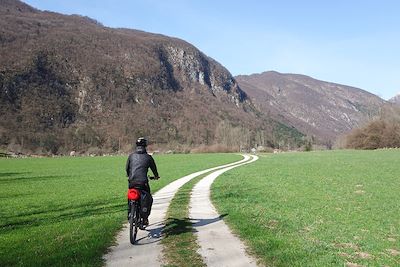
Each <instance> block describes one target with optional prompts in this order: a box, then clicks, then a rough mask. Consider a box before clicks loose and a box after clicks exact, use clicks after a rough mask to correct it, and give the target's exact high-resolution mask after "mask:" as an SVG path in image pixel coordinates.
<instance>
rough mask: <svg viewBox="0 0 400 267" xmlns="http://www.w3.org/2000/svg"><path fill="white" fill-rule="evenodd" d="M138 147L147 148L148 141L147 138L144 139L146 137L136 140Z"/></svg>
mask: <svg viewBox="0 0 400 267" xmlns="http://www.w3.org/2000/svg"><path fill="white" fill-rule="evenodd" d="M136 146H144V147H146V146H147V140H146V138H144V137H139V138H138V139H137V140H136Z"/></svg>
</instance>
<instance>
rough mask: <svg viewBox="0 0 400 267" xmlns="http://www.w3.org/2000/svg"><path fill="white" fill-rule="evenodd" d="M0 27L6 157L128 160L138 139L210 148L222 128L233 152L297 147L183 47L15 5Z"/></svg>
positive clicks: (3, 8) (3, 10) (0, 126)
mask: <svg viewBox="0 0 400 267" xmlns="http://www.w3.org/2000/svg"><path fill="white" fill-rule="evenodd" d="M0 28H1V30H0V44H1V47H0V111H1V121H0V140H1V143H0V146H2V147H5V148H6V149H8V150H13V151H17V152H20V151H22V152H26V153H32V152H33V153H53V154H60V153H67V152H69V151H71V150H76V151H80V152H84V151H92V152H96V151H102V152H116V151H127V150H128V149H129V148H130V146H131V143H132V140H133V139H134V138H136V137H137V136H141V135H145V136H148V137H149V138H150V140H151V141H152V142H153V143H157V144H161V145H163V146H169V147H178V146H187V147H189V148H193V147H196V146H199V145H205V146H209V145H214V144H218V143H219V142H220V141H219V140H218V137H217V136H216V135H217V129H218V127H221V126H220V125H221V124H224V125H229V129H235V131H242V132H246V135H245V136H244V138H243V139H240V140H239V141H240V142H241V144H240V145H238V140H235V141H234V142H235V149H236V147H247V148H249V147H251V146H254V145H255V143H256V136H257V135H258V136H263V139H262V141H263V143H260V142H259V143H258V144H259V145H264V144H268V145H270V146H275V145H277V144H278V141H279V142H283V143H284V144H285V145H288V146H289V147H297V146H298V145H299V144H300V143H301V142H302V141H301V137H302V136H303V135H302V134H301V133H300V132H298V131H297V130H296V129H294V128H291V127H286V126H285V125H282V124H281V123H279V122H276V121H274V120H272V119H271V118H270V117H268V116H265V115H264V114H261V113H260V112H259V111H257V110H256V109H255V108H254V106H253V104H252V103H251V101H250V100H249V99H248V97H247V95H246V93H244V91H243V90H241V88H240V87H239V86H238V84H237V82H236V80H235V79H234V78H233V77H232V75H231V74H230V73H229V72H228V71H227V70H226V69H225V68H224V67H223V66H222V65H221V64H219V63H218V62H216V61H215V60H213V59H212V58H210V57H208V56H207V55H205V54H204V53H202V52H201V51H199V50H198V49H197V48H195V47H194V46H192V45H191V44H189V43H187V42H185V41H183V40H180V39H176V38H171V37H167V36H163V35H159V34H151V33H146V32H142V31H137V30H129V29H113V28H107V27H104V26H102V25H101V24H100V23H98V22H96V21H94V20H92V19H90V18H87V17H82V16H78V15H69V16H67V15H61V14H57V13H53V12H46V11H39V10H36V9H34V8H32V7H30V6H28V5H26V4H24V3H22V2H20V1H16V0H15V1H13V0H1V5H0ZM243 140H245V141H243ZM225 143H226V142H225ZM222 145H227V144H224V143H223V144H222Z"/></svg>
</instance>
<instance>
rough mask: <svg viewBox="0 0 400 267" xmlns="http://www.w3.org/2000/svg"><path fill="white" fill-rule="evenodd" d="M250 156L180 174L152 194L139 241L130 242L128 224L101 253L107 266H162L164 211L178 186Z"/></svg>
mask: <svg viewBox="0 0 400 267" xmlns="http://www.w3.org/2000/svg"><path fill="white" fill-rule="evenodd" d="M249 158H250V156H247V155H245V156H244V159H242V160H240V161H237V162H234V163H231V164H226V165H222V166H218V167H214V168H210V169H206V170H203V171H199V172H195V173H192V174H190V175H187V176H185V177H182V178H180V179H178V180H176V181H174V182H172V183H170V184H168V185H167V186H165V187H163V188H162V189H160V190H159V191H158V192H157V193H156V194H154V196H153V197H154V203H153V208H152V212H151V215H150V217H149V221H150V223H151V224H150V225H149V226H148V227H147V229H146V231H139V233H138V237H137V239H138V242H137V244H136V245H134V246H132V245H131V244H130V242H129V227H128V224H126V225H125V226H124V229H123V230H122V231H121V232H120V233H119V234H118V236H117V240H116V243H117V245H116V246H113V247H111V248H110V252H109V253H108V254H106V255H105V256H104V259H105V261H106V265H107V266H133V265H135V266H161V265H162V253H161V252H162V246H161V244H160V241H161V238H162V229H163V228H164V226H165V220H166V212H167V210H168V207H169V204H170V202H171V200H172V198H173V197H174V195H175V194H176V192H177V191H178V190H179V188H180V187H181V186H183V185H184V184H185V183H187V182H188V181H190V180H191V179H193V178H195V177H197V176H199V175H202V174H205V173H207V172H210V171H215V170H219V169H221V168H225V167H228V168H229V167H233V166H236V165H237V164H241V163H244V162H246V161H248V159H249Z"/></svg>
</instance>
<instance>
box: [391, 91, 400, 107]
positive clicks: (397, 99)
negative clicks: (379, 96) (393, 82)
mask: <svg viewBox="0 0 400 267" xmlns="http://www.w3.org/2000/svg"><path fill="white" fill-rule="evenodd" d="M389 102H391V103H394V104H397V105H400V93H399V94H397V95H395V96H394V97H392V98H391V99H389Z"/></svg>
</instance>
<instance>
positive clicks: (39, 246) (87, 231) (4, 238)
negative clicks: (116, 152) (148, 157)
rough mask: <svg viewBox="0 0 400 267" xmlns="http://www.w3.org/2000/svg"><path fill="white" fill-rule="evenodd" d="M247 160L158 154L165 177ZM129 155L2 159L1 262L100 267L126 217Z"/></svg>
mask: <svg viewBox="0 0 400 267" xmlns="http://www.w3.org/2000/svg"><path fill="white" fill-rule="evenodd" d="M239 159H241V156H239V155H233V154H195V155H157V156H155V160H156V162H157V165H158V168H159V173H160V176H161V179H160V180H158V181H152V182H151V187H152V191H153V192H155V191H157V190H158V189H160V188H161V187H163V186H165V185H166V184H167V183H169V182H171V181H173V180H175V179H177V178H180V177H182V176H184V175H185V174H189V173H192V172H194V171H197V170H202V169H205V168H208V167H213V166H217V165H221V164H224V163H228V162H233V161H236V160H239ZM125 162H126V158H125V157H94V158H90V157H86V158H85V157H77V158H70V157H64V158H42V159H35V158H28V159H0V266H14V265H24V266H71V265H75V266H76V265H79V266H101V265H102V264H103V262H102V259H101V257H102V255H103V253H104V252H105V251H106V249H107V247H108V246H109V245H111V243H112V241H113V238H114V236H115V234H116V233H117V231H118V230H119V229H120V228H121V226H122V224H123V223H124V222H125V221H126V188H127V180H126V177H125V172H124V168H125Z"/></svg>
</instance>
